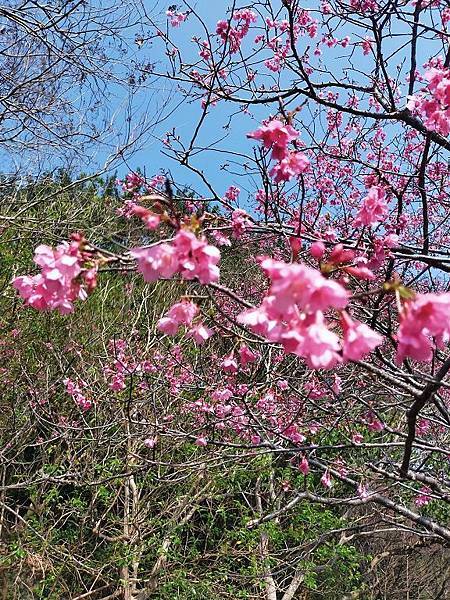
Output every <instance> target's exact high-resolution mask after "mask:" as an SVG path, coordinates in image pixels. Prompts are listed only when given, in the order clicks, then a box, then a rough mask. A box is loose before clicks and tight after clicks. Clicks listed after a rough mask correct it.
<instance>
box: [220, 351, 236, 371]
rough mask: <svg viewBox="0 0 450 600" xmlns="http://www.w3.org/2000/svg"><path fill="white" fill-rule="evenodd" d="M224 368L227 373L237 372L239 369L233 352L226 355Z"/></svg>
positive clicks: (223, 362) (223, 363)
mask: <svg viewBox="0 0 450 600" xmlns="http://www.w3.org/2000/svg"><path fill="white" fill-rule="evenodd" d="M222 369H223V370H224V371H225V372H226V373H236V372H237V370H238V365H237V362H236V360H235V358H234V354H233V352H232V353H231V354H229V355H228V356H226V357H225V358H224V359H223V361H222Z"/></svg>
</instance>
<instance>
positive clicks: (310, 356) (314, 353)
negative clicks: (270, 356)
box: [295, 313, 341, 369]
mask: <svg viewBox="0 0 450 600" xmlns="http://www.w3.org/2000/svg"><path fill="white" fill-rule="evenodd" d="M338 350H339V338H338V336H337V335H336V334H335V333H333V332H332V331H330V330H329V329H328V328H327V327H326V325H325V323H324V320H323V317H322V316H321V313H317V317H316V321H315V322H314V323H313V324H312V325H310V326H309V327H307V328H306V330H305V332H304V339H303V341H302V343H301V344H300V345H299V348H297V350H296V351H295V354H299V355H300V356H302V357H303V358H304V359H305V360H306V364H307V365H308V366H309V367H310V368H311V369H331V368H332V367H334V366H335V365H337V364H339V363H340V362H341V357H340V356H339V354H337V352H338Z"/></svg>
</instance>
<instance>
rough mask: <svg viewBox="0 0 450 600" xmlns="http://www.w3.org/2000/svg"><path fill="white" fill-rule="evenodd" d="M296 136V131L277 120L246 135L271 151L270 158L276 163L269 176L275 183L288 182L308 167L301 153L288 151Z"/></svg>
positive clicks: (297, 134) (306, 160)
mask: <svg viewBox="0 0 450 600" xmlns="http://www.w3.org/2000/svg"><path fill="white" fill-rule="evenodd" d="M298 136H299V133H298V131H296V130H295V129H294V128H293V127H292V125H285V124H284V123H282V122H281V121H280V120H278V119H272V120H270V121H269V122H268V123H266V124H263V125H261V127H259V128H258V129H257V130H256V131H252V132H251V133H248V134H247V137H249V138H253V139H255V140H260V141H261V142H262V143H263V145H264V147H265V148H271V149H272V154H271V158H272V160H276V161H278V162H277V164H276V165H275V166H274V167H273V168H272V169H271V171H270V176H271V177H273V178H274V179H275V182H276V183H281V182H282V181H290V180H291V179H293V178H294V177H296V176H297V175H300V174H301V173H303V172H304V171H306V170H307V169H308V167H309V160H308V158H307V157H306V155H305V154H304V153H303V152H298V151H290V150H289V149H288V144H289V143H290V142H293V141H294V140H296V139H297V138H298Z"/></svg>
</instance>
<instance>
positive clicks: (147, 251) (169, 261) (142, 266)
mask: <svg viewBox="0 0 450 600" xmlns="http://www.w3.org/2000/svg"><path fill="white" fill-rule="evenodd" d="M130 254H131V256H132V257H133V258H135V259H136V260H137V263H138V269H137V270H138V271H139V272H140V273H142V275H143V276H144V280H145V281H157V280H158V279H161V278H164V279H170V277H172V276H173V275H175V273H176V272H177V271H178V268H179V262H178V256H177V252H176V250H175V248H174V247H173V246H172V245H170V244H158V245H157V246H151V247H150V248H134V250H131V251H130Z"/></svg>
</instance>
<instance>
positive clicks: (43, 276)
mask: <svg viewBox="0 0 450 600" xmlns="http://www.w3.org/2000/svg"><path fill="white" fill-rule="evenodd" d="M84 247H85V240H84V238H83V237H82V236H80V235H78V234H74V235H73V236H72V241H71V242H70V244H67V243H64V244H60V245H59V246H57V248H56V249H54V248H51V247H50V246H46V245H45V244H42V245H40V246H38V247H37V248H36V250H35V253H34V262H35V263H36V264H37V265H38V266H39V267H40V268H41V272H40V273H39V274H37V275H21V276H19V277H15V278H14V280H13V286H14V287H15V289H16V290H17V291H18V292H19V294H20V296H21V297H22V298H23V299H24V300H25V303H26V304H27V305H28V306H32V307H33V308H35V309H37V310H57V311H58V312H60V313H61V314H67V313H71V312H72V311H73V308H74V307H73V303H74V301H75V300H77V299H80V300H85V299H86V298H87V294H88V293H89V292H90V291H92V290H93V289H94V288H95V286H96V277H97V266H96V265H95V264H93V263H90V261H91V258H92V257H91V254H90V253H89V252H87V251H86V250H85V248H84Z"/></svg>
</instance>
